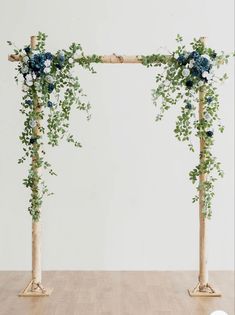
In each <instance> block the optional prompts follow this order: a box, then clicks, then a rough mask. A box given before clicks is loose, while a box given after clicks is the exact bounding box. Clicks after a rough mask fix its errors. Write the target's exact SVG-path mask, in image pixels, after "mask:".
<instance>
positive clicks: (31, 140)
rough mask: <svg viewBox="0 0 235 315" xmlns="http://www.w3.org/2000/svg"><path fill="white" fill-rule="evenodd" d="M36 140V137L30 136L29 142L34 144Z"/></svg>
mask: <svg viewBox="0 0 235 315" xmlns="http://www.w3.org/2000/svg"><path fill="white" fill-rule="evenodd" d="M36 141H37V138H35V137H32V138H30V140H29V143H30V144H34V143H35V142H36Z"/></svg>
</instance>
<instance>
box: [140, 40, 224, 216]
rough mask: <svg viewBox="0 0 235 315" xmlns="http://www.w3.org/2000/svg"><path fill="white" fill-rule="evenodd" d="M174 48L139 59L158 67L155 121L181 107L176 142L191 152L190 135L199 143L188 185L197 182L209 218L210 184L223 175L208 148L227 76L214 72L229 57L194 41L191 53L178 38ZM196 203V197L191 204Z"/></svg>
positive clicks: (218, 122)
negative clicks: (221, 85) (166, 53)
mask: <svg viewBox="0 0 235 315" xmlns="http://www.w3.org/2000/svg"><path fill="white" fill-rule="evenodd" d="M176 40H177V42H178V47H177V49H176V50H175V51H174V52H173V53H171V54H170V55H169V56H162V55H150V56H143V57H142V63H143V64H144V65H146V66H147V67H149V66H162V65H163V73H158V74H157V75H156V83H157V86H156V88H155V89H153V91H152V96H153V102H154V104H155V105H156V106H157V105H158V104H159V103H160V111H159V114H158V115H157V117H156V121H159V120H161V119H162V118H163V116H164V113H165V111H167V110H168V109H169V108H170V107H171V106H172V105H176V104H177V105H178V103H180V104H181V113H180V115H179V116H178V117H177V121H176V126H175V129H174V132H175V136H176V138H177V139H178V140H179V141H186V142H187V143H188V147H189V149H190V150H191V151H193V152H194V146H193V141H192V136H196V137H198V138H199V139H201V140H203V144H204V145H203V151H202V152H199V161H200V162H199V164H198V165H197V166H196V167H195V168H194V169H193V170H192V171H190V173H189V177H190V180H191V181H192V183H193V184H194V183H196V182H198V183H199V184H198V185H197V190H198V192H200V191H201V192H202V195H203V197H204V198H203V209H202V213H203V214H204V216H205V217H207V218H210V217H211V214H212V210H211V205H212V199H213V197H214V182H215V181H216V180H217V178H218V176H219V177H222V176H223V171H222V169H221V163H220V162H219V161H217V158H216V157H215V156H214V155H213V152H212V147H213V144H214V135H215V133H216V130H218V131H219V132H223V130H224V126H223V125H222V124H221V120H220V118H219V115H218V111H219V105H220V104H219V96H218V93H217V86H218V83H221V82H223V81H224V80H225V79H227V74H224V75H223V76H222V77H217V76H216V74H215V69H217V68H219V67H220V66H221V65H223V64H225V63H227V62H228V59H229V57H230V55H229V54H225V53H224V52H221V53H220V54H218V53H216V52H215V51H214V50H213V49H211V48H207V47H205V45H204V43H203V41H202V40H196V39H195V40H194V41H193V42H192V43H191V50H189V51H188V50H187V49H186V46H185V45H183V39H182V37H181V36H180V35H178V36H177V38H176ZM199 102H202V103H203V111H202V113H201V115H200V116H201V117H198V115H197V114H196V110H197V108H198V103H199ZM202 174H206V175H207V176H206V180H205V181H204V182H203V184H200V181H199V177H200V175H202ZM198 200H199V196H198V194H197V195H196V196H195V197H193V202H196V201H198Z"/></svg>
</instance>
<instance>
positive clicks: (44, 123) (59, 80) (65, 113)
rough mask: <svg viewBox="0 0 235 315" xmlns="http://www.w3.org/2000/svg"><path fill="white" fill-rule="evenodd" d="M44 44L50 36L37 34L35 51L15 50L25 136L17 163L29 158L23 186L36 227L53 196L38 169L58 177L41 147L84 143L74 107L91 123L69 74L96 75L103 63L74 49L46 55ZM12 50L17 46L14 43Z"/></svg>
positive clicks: (76, 46)
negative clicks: (72, 123)
mask: <svg viewBox="0 0 235 315" xmlns="http://www.w3.org/2000/svg"><path fill="white" fill-rule="evenodd" d="M45 40H46V35H45V34H44V33H40V32H39V34H38V36H37V47H36V49H35V50H33V49H31V47H30V46H26V47H25V48H24V49H18V48H17V47H15V49H14V52H15V54H16V55H18V56H19V60H20V62H19V63H18V65H17V68H16V70H17V73H18V74H17V76H15V80H16V82H17V83H18V82H19V77H20V78H22V79H23V85H22V91H23V98H22V103H21V109H20V112H21V113H22V114H23V115H24V116H25V122H24V130H23V132H22V134H21V136H20V140H21V142H22V144H23V151H24V155H23V156H22V157H21V158H20V159H19V161H18V163H23V162H25V161H26V159H27V158H30V166H29V173H28V176H27V177H26V178H25V179H24V180H23V183H24V185H25V186H26V187H28V188H30V189H31V198H30V205H29V208H28V211H29V213H30V214H31V215H32V218H33V220H34V221H37V220H38V219H39V218H40V207H41V205H42V199H43V196H44V195H50V194H51V193H49V191H48V188H47V186H46V184H45V182H44V181H43V179H42V176H41V175H40V174H39V168H44V169H47V170H48V171H49V173H50V174H51V175H56V173H55V172H54V171H53V170H52V168H51V165H50V163H48V162H47V161H46V159H45V154H46V153H45V151H44V149H43V147H42V145H43V144H44V143H45V142H47V143H48V144H49V145H51V146H57V145H58V144H59V141H60V140H61V139H63V138H65V139H66V140H67V141H68V142H71V143H73V144H74V145H75V146H76V147H81V144H80V142H78V141H77V140H75V139H74V136H73V135H72V134H71V133H70V132H69V120H70V115H71V110H72V108H73V107H75V108H76V109H78V110H81V111H85V112H86V113H87V118H88V119H89V117H90V114H89V109H90V104H89V102H85V101H84V96H85V94H84V93H83V90H82V88H81V85H80V82H79V78H78V77H77V76H74V75H73V73H72V71H71V70H72V68H73V67H74V66H75V65H76V64H79V65H80V66H82V67H83V68H86V69H88V70H89V71H91V72H92V73H94V72H95V71H94V69H93V68H92V67H91V63H94V62H100V58H99V57H97V56H95V55H93V56H91V57H85V56H84V53H83V50H82V48H81V45H79V44H75V43H73V44H72V45H71V46H70V47H69V49H68V50H65V49H63V50H59V51H57V52H56V53H55V54H52V53H51V52H46V51H45ZM8 44H9V45H13V43H12V42H10V41H9V42H8ZM14 46H15V45H14ZM46 136H47V137H46Z"/></svg>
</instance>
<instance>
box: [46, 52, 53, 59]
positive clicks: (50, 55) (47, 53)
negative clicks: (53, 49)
mask: <svg viewBox="0 0 235 315" xmlns="http://www.w3.org/2000/svg"><path fill="white" fill-rule="evenodd" d="M45 58H46V59H48V60H52V59H53V55H52V54H51V53H50V52H46V53H45Z"/></svg>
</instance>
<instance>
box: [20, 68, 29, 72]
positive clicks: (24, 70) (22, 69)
mask: <svg viewBox="0 0 235 315" xmlns="http://www.w3.org/2000/svg"><path fill="white" fill-rule="evenodd" d="M28 71H29V68H28V67H27V66H24V67H23V68H21V72H22V73H27V72H28Z"/></svg>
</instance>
